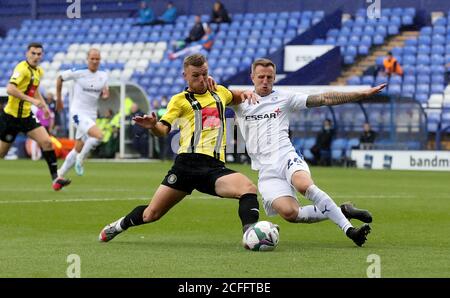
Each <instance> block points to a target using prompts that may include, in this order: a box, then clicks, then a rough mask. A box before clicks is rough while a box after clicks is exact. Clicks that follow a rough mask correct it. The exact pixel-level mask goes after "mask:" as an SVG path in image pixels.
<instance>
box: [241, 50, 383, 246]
mask: <svg viewBox="0 0 450 298" xmlns="http://www.w3.org/2000/svg"><path fill="white" fill-rule="evenodd" d="M275 73H276V69H275V64H274V63H273V62H272V61H270V60H268V59H257V60H255V61H254V62H253V64H252V72H251V78H252V81H253V84H254V87H255V91H254V92H255V93H256V94H257V95H259V96H260V98H259V102H258V103H257V104H254V105H253V104H241V105H237V106H236V107H235V110H236V116H237V122H238V125H239V128H240V130H241V133H242V135H243V137H244V139H245V141H246V147H247V151H248V154H249V156H250V158H251V160H252V169H254V170H257V171H259V178H258V189H259V192H260V193H261V195H262V198H263V205H264V209H265V211H266V213H267V215H268V216H274V215H276V214H277V213H278V214H280V215H281V216H282V217H283V218H284V219H285V220H287V221H289V222H293V223H313V222H319V221H322V220H325V219H330V220H332V221H333V222H334V223H336V224H337V225H338V226H339V227H340V228H341V229H342V230H343V231H344V233H345V234H346V235H347V236H348V237H349V238H350V239H352V240H353V242H355V244H357V245H358V246H362V245H363V244H364V242H365V241H366V236H367V234H368V233H369V232H370V226H369V225H368V224H367V223H369V222H371V221H372V216H371V215H370V213H369V212H368V211H367V210H361V209H357V208H355V207H354V206H353V205H352V204H350V203H347V204H343V205H341V206H340V207H338V206H337V205H336V203H335V202H334V201H333V200H332V199H331V198H330V196H329V195H328V194H326V193H325V192H324V191H322V190H321V189H320V188H319V187H317V186H316V185H315V184H314V182H313V180H312V179H311V173H310V171H309V167H308V165H307V164H306V162H305V160H304V159H303V157H302V156H299V155H298V154H297V153H296V151H295V149H294V146H293V145H292V143H291V141H290V139H289V135H288V130H289V118H288V114H289V112H292V111H295V110H301V109H306V108H312V107H319V106H323V105H328V106H330V105H337V104H343V103H348V102H355V101H358V100H361V99H365V98H369V97H370V96H372V95H374V94H376V93H378V92H379V91H380V90H381V89H383V88H384V86H385V85H384V84H383V85H380V86H377V87H374V88H371V89H369V90H366V91H363V92H351V93H342V92H329V93H323V94H319V95H306V94H294V93H288V92H280V91H274V90H272V88H273V83H274V80H275ZM296 191H298V192H300V193H301V194H302V195H304V196H305V197H306V198H307V199H309V200H310V201H312V202H313V205H308V206H303V207H300V205H299V202H298V201H297V196H296ZM351 218H356V219H359V220H361V221H363V222H366V224H364V225H363V226H361V227H360V228H354V227H353V226H352V224H351V223H350V221H349V219H351Z"/></svg>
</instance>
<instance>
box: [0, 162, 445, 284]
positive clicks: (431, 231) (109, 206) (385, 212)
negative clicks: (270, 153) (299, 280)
mask: <svg viewBox="0 0 450 298" xmlns="http://www.w3.org/2000/svg"><path fill="white" fill-rule="evenodd" d="M60 162H61V161H60ZM170 166H171V163H169V162H166V163H160V162H155V163H151V162H148V163H96V162H89V161H88V162H87V163H86V166H85V168H86V171H85V176H83V177H77V176H76V175H75V173H74V172H71V175H70V176H71V178H72V179H73V182H72V185H70V186H69V187H68V188H67V189H64V190H63V191H60V192H54V191H53V190H52V189H51V187H50V181H49V177H48V171H47V168H46V165H45V162H43V161H39V162H33V161H0V243H1V245H0V246H1V248H0V277H65V276H66V270H67V268H68V266H69V265H70V264H69V263H68V262H67V256H68V255H70V254H77V255H79V256H80V260H81V277H182V278H183V277H247V278H251V277H294V278H296V277H366V276H367V275H366V271H367V268H368V266H370V265H371V263H370V262H367V257H368V256H369V255H371V254H376V255H378V256H379V257H380V268H381V277H450V270H449V264H450V253H449V252H450V237H449V235H450V175H449V173H445V172H441V173H439V172H413V171H411V172H409V171H367V170H358V169H343V168H312V173H313V178H314V180H315V182H316V184H317V185H318V186H319V187H321V188H322V189H323V190H324V191H326V192H328V194H330V196H331V197H332V198H333V199H334V200H335V201H336V202H337V203H338V204H339V203H342V202H344V201H348V200H350V201H353V202H354V203H355V204H356V205H357V206H359V207H363V208H367V209H369V210H370V211H371V212H372V214H373V216H374V222H373V223H372V224H371V226H372V233H371V234H370V235H369V237H368V242H367V243H366V244H365V246H364V247H363V248H358V247H356V246H355V245H354V244H353V242H351V241H350V240H349V239H348V238H347V237H345V235H344V234H343V232H341V231H340V230H339V229H338V227H337V226H335V225H334V224H333V223H332V222H330V221H325V222H321V223H317V224H310V225H307V224H292V223H288V222H285V221H283V220H282V219H281V218H280V217H279V216H277V217H273V218H267V217H266V215H265V214H264V211H263V209H262V207H261V220H267V219H268V220H270V221H272V222H274V223H278V224H280V227H281V231H280V243H279V246H278V247H277V249H276V250H275V251H273V252H252V251H247V250H245V249H244V248H243V247H242V245H241V227H240V221H239V217H238V214H237V208H238V203H237V201H236V200H231V199H221V198H214V197H210V196H207V195H204V194H201V193H198V192H194V193H193V195H192V196H189V197H187V198H186V199H185V200H183V201H182V202H180V203H179V204H178V205H177V206H175V207H174V208H173V209H172V210H171V211H170V212H169V213H168V214H167V215H166V216H165V217H163V218H162V219H161V220H160V221H158V222H156V223H152V224H148V225H143V226H140V227H136V228H132V229H130V230H128V231H127V232H125V233H123V234H121V235H119V236H118V237H117V238H115V239H114V240H113V241H111V242H109V243H99V242H98V240H97V237H98V234H99V232H100V230H101V229H102V228H103V226H104V225H105V224H107V223H110V222H111V221H113V220H116V219H117V218H119V217H121V216H123V215H125V214H127V213H128V212H129V211H130V210H132V209H133V208H134V207H135V206H137V205H142V204H147V202H148V200H149V199H150V198H151V195H152V193H153V192H154V191H155V189H156V187H157V186H158V185H159V183H160V182H161V180H162V178H163V176H164V175H165V173H166V172H167V170H168V169H169V168H170ZM229 166H230V167H231V168H233V169H235V170H238V171H240V172H243V173H245V174H246V175H248V176H249V177H250V178H251V179H252V180H253V181H254V182H255V183H256V180H257V175H256V173H255V172H253V171H251V170H250V167H249V166H246V165H243V166H237V165H229ZM300 201H301V203H302V204H309V202H308V201H306V200H305V199H304V198H301V199H300ZM260 205H261V204H260ZM354 224H355V225H356V226H359V225H360V223H359V222H357V221H355V222H354Z"/></svg>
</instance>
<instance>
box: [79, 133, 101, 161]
mask: <svg viewBox="0 0 450 298" xmlns="http://www.w3.org/2000/svg"><path fill="white" fill-rule="evenodd" d="M99 144H100V141H99V140H98V139H97V138H92V137H89V138H88V139H87V140H86V142H85V143H84V146H83V149H81V151H80V153H78V156H77V160H78V162H81V163H82V162H83V160H84V159H85V158H86V155H87V154H88V153H89V152H90V151H91V150H92V149H93V148H95V147H97V145H99Z"/></svg>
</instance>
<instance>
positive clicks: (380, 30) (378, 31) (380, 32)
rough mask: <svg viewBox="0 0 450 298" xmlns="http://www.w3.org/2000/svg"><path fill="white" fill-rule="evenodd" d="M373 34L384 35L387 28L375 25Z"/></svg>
mask: <svg viewBox="0 0 450 298" xmlns="http://www.w3.org/2000/svg"><path fill="white" fill-rule="evenodd" d="M375 34H377V35H381V36H383V37H385V36H386V35H387V29H386V27H385V26H377V27H376V30H375Z"/></svg>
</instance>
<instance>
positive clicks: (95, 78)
mask: <svg viewBox="0 0 450 298" xmlns="http://www.w3.org/2000/svg"><path fill="white" fill-rule="evenodd" d="M61 78H62V79H63V81H70V80H73V81H74V84H73V88H72V92H71V98H70V114H71V116H73V115H76V114H82V115H85V116H87V117H89V118H91V119H96V118H97V107H98V99H99V97H100V94H101V93H102V90H103V88H105V87H107V86H108V74H107V73H106V72H104V71H101V70H97V71H96V72H91V71H90V70H89V69H86V68H85V69H78V70H66V71H63V72H62V73H61Z"/></svg>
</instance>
